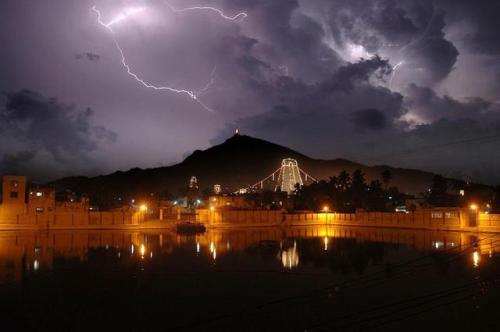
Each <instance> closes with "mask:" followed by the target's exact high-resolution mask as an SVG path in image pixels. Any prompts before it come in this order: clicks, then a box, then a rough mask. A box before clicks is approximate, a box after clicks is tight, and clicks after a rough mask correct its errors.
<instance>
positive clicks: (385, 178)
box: [380, 169, 392, 189]
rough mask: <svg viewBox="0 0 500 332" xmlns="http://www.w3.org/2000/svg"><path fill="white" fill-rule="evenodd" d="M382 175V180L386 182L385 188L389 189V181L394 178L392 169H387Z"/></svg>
mask: <svg viewBox="0 0 500 332" xmlns="http://www.w3.org/2000/svg"><path fill="white" fill-rule="evenodd" d="M380 175H381V176H382V182H383V183H384V185H385V188H386V189H387V188H388V187H389V183H390V182H391V180H392V173H391V171H390V170H388V169H386V170H384V171H383V172H382V173H381V174H380Z"/></svg>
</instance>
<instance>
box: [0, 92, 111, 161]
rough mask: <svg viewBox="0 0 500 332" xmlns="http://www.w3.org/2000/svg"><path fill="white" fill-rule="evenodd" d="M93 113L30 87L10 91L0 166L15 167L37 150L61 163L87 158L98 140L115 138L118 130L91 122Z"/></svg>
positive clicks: (0, 133)
mask: <svg viewBox="0 0 500 332" xmlns="http://www.w3.org/2000/svg"><path fill="white" fill-rule="evenodd" d="M93 113H94V112H93V111H92V110H91V109H90V108H87V109H85V110H78V109H76V108H75V106H73V105H66V104H63V103H61V102H59V101H58V100H57V99H55V98H47V97H44V96H42V95H40V94H39V93H37V92H33V91H29V90H22V91H19V92H13V93H8V94H7V95H6V102H5V105H4V106H3V107H2V108H0V120H1V121H0V137H1V138H2V143H0V145H1V146H2V151H4V155H3V157H2V164H1V165H0V168H2V169H5V170H10V169H15V168H16V166H19V165H20V164H22V163H26V162H29V161H32V160H33V159H34V158H35V157H36V154H37V153H48V154H49V155H50V156H51V157H52V158H53V160H54V161H56V162H57V163H61V164H65V163H70V164H71V163H74V162H75V161H81V162H84V161H86V160H87V155H88V153H90V152H92V151H94V150H96V149H97V148H98V144H99V141H101V140H108V141H115V140H116V134H115V133H113V132H111V131H109V130H108V129H106V128H104V127H102V126H94V125H92V117H93ZM10 141H14V143H13V144H10V143H11V142H10ZM32 166H33V167H35V166H36V165H32Z"/></svg>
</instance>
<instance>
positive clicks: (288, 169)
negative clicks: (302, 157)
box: [279, 158, 304, 195]
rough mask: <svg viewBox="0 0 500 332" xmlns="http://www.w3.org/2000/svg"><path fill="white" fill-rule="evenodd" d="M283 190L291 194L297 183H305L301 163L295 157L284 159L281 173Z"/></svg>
mask: <svg viewBox="0 0 500 332" xmlns="http://www.w3.org/2000/svg"><path fill="white" fill-rule="evenodd" d="M279 179H280V185H281V191H286V192H287V193H288V194H289V195H290V194H292V193H293V192H294V191H295V185H296V184H299V185H300V186H302V185H304V183H303V182H302V177H301V176H300V170H299V163H298V162H297V160H295V159H289V158H288V159H283V161H282V162H281V169H280V174H279Z"/></svg>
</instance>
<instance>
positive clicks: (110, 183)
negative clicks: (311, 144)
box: [51, 134, 434, 202]
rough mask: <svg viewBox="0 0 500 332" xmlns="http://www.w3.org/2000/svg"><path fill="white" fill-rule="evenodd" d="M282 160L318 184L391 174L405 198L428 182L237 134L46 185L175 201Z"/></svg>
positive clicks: (248, 178)
mask: <svg viewBox="0 0 500 332" xmlns="http://www.w3.org/2000/svg"><path fill="white" fill-rule="evenodd" d="M285 158H293V159H296V160H297V161H298V163H299V167H300V168H301V169H303V170H304V171H305V172H307V173H308V174H310V175H311V176H313V177H315V178H316V179H318V180H321V179H328V178H329V177H330V176H333V175H337V174H338V173H339V172H341V171H342V170H346V171H348V172H349V173H352V172H353V171H355V170H356V169H360V170H361V171H362V172H363V173H364V174H365V176H366V179H367V181H371V180H375V179H379V180H380V174H381V173H382V171H384V170H386V169H388V170H390V171H391V173H392V180H391V183H390V185H391V186H397V187H398V188H399V189H400V190H401V191H404V192H407V193H420V192H424V191H426V190H427V188H428V187H429V185H430V183H431V181H432V178H433V176H434V174H432V173H428V172H422V171H418V170H410V169H400V168H391V167H388V166H373V167H370V166H365V165H362V164H358V163H354V162H351V161H348V160H343V159H335V160H320V159H313V158H309V157H307V156H305V155H303V154H301V153H299V152H296V151H293V150H291V149H289V148H286V147H284V146H281V145H277V144H274V143H270V142H267V141H264V140H261V139H257V138H253V137H249V136H245V135H238V134H237V135H234V136H233V137H231V138H229V139H228V140H226V141H225V142H224V143H222V144H220V145H216V146H213V147H211V148H209V149H207V150H204V151H200V150H196V151H194V152H193V153H192V154H191V155H190V156H189V157H187V158H186V159H185V160H184V161H183V162H181V163H179V164H176V165H173V166H169V167H160V168H151V169H139V168H133V169H131V170H129V171H126V172H122V171H119V172H115V173H112V174H109V175H103V176H97V177H91V178H89V177H69V178H64V179H60V180H57V181H54V182H52V183H51V184H52V185H55V186H56V189H57V190H58V191H62V190H66V189H69V190H71V191H75V192H78V193H85V194H87V195H89V196H90V197H91V198H93V199H94V200H95V201H101V202H102V201H106V200H109V199H110V198H111V199H112V198H114V197H124V198H127V199H128V198H133V197H140V196H144V195H150V194H151V193H153V194H160V193H162V192H163V193H164V192H170V193H172V194H174V195H175V194H177V193H178V192H179V189H180V188H186V186H187V184H188V181H189V179H190V177H191V176H193V175H194V176H196V177H197V179H198V185H199V187H200V189H204V188H213V185H214V184H220V185H222V187H223V188H227V189H228V190H232V191H235V190H237V189H239V188H242V187H245V186H248V185H250V184H255V183H256V182H258V181H259V180H260V179H263V178H265V177H266V176H267V175H269V174H271V173H272V172H273V171H275V170H276V169H278V168H279V167H280V165H281V161H282V159H285ZM134 195H135V196H134Z"/></svg>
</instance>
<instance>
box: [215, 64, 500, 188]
mask: <svg viewBox="0 0 500 332" xmlns="http://www.w3.org/2000/svg"><path fill="white" fill-rule="evenodd" d="M386 66H387V63H386V62H385V61H384V60H382V59H380V58H374V59H370V60H362V61H360V62H359V63H354V64H348V65H346V66H344V67H342V68H340V69H339V70H338V71H337V72H336V73H334V74H333V75H332V77H331V78H330V79H329V80H325V81H324V82H322V83H319V84H316V85H309V86H306V89H307V91H308V92H307V93H305V94H302V95H301V96H299V97H295V98H292V100H290V101H289V102H286V101H283V102H282V104H281V105H278V106H275V107H274V108H273V109H272V110H271V111H269V112H267V113H265V114H262V115H258V116H253V117H249V118H244V119H240V120H239V121H236V122H235V123H233V124H231V125H229V126H228V127H227V129H226V130H225V131H224V132H223V133H222V134H221V135H220V136H219V140H220V139H222V138H223V137H227V136H229V135H230V132H231V131H232V130H233V129H234V128H235V127H238V128H240V129H241V131H242V132H243V133H245V134H249V135H255V136H258V137H263V138H266V139H269V140H271V141H274V142H278V143H282V144H285V142H286V144H288V145H291V146H292V147H293V148H295V149H298V150H299V151H308V152H309V153H311V154H313V155H315V156H318V157H325V156H328V157H344V158H348V159H354V160H357V161H363V162H367V163H371V164H380V163H389V164H392V165H402V166H405V167H412V168H415V167H416V168H423V169H428V170H432V171H436V172H441V173H443V174H446V175H449V176H458V175H460V176H461V177H462V176H466V175H467V176H469V177H473V178H474V179H476V180H480V181H486V182H488V181H489V182H491V181H500V172H498V171H497V169H498V168H497V166H498V165H499V164H500V158H499V157H498V156H496V155H494V154H491V153H489V152H488V151H491V149H492V147H493V146H494V144H495V139H494V137H495V135H496V136H498V138H500V107H497V108H495V106H494V105H493V104H492V103H489V102H487V101H484V100H481V99H478V98H475V99H468V100H464V101H459V100H456V99H454V98H452V97H449V96H438V95H437V94H436V93H435V92H434V91H433V90H432V89H430V88H423V87H419V86H416V85H411V86H410V87H409V88H408V91H407V92H405V96H403V95H400V94H397V93H393V92H391V91H390V90H388V89H386V88H384V87H382V86H375V85H373V82H372V80H373V79H374V78H377V76H379V78H377V80H379V81H380V79H381V78H380V75H381V74H380V73H385V75H390V71H388V69H387V68H386ZM377 73H379V74H377ZM383 76H384V75H382V78H383ZM340 78H342V79H340ZM408 110H412V111H410V113H408V112H409V111H408ZM413 110H414V111H415V112H416V114H418V115H419V116H421V117H422V118H423V119H424V120H426V122H428V123H427V124H421V125H415V126H414V125H412V124H411V123H410V122H405V121H404V120H402V116H403V117H404V116H407V115H411V114H412V113H411V112H413ZM492 137H493V138H492ZM476 138H479V140H478V141H474V140H475V139H476ZM483 138H484V139H483ZM471 139H472V142H469V140H471ZM463 140H466V142H462V141H463ZM454 142H456V144H455V143H454ZM471 143H472V144H471ZM477 143H480V144H481V146H480V147H479V148H478V147H477V145H476V144H477ZM477 160H482V162H481V164H478V163H477ZM490 176H491V177H490Z"/></svg>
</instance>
